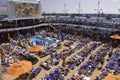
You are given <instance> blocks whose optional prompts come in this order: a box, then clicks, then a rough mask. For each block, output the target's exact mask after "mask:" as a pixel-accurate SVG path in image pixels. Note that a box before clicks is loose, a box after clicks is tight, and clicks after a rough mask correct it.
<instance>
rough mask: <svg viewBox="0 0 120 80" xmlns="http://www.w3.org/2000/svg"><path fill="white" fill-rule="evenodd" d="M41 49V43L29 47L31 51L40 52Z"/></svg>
mask: <svg viewBox="0 0 120 80" xmlns="http://www.w3.org/2000/svg"><path fill="white" fill-rule="evenodd" d="M41 50H43V46H39V45H33V46H31V47H30V48H29V49H28V51H29V52H38V51H41Z"/></svg>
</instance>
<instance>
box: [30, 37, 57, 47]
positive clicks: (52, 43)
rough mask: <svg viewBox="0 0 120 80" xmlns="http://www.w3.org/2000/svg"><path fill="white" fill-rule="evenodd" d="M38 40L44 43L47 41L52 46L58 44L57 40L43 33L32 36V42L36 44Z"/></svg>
mask: <svg viewBox="0 0 120 80" xmlns="http://www.w3.org/2000/svg"><path fill="white" fill-rule="evenodd" d="M36 40H38V41H41V42H43V43H44V45H45V43H48V44H50V45H52V46H57V43H56V41H55V40H53V39H52V38H49V37H43V36H42V35H37V36H33V37H31V38H30V42H33V44H34V45H35V44H36Z"/></svg>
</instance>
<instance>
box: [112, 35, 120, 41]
mask: <svg viewBox="0 0 120 80" xmlns="http://www.w3.org/2000/svg"><path fill="white" fill-rule="evenodd" d="M110 38H112V39H119V40H120V35H117V34H116V35H111V36H110Z"/></svg>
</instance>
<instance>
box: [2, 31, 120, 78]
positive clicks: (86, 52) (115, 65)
mask: <svg viewBox="0 0 120 80" xmlns="http://www.w3.org/2000/svg"><path fill="white" fill-rule="evenodd" d="M46 36H49V37H52V38H54V39H56V41H57V40H60V39H59V34H54V32H49V34H46ZM64 39H65V40H66V41H67V42H65V43H64V44H62V41H61V42H60V41H59V42H58V43H57V44H58V45H59V46H61V48H63V46H64V47H65V48H63V49H62V50H61V51H58V50H59V49H61V48H58V45H57V47H51V46H50V47H48V48H47V49H43V50H40V51H38V52H35V53H31V52H29V51H28V47H29V46H31V45H32V43H30V42H29V38H27V39H26V38H25V37H23V38H21V39H20V40H13V39H12V40H11V41H10V42H8V43H3V44H2V45H1V47H2V48H3V49H4V53H5V54H4V56H2V60H1V64H2V66H3V73H4V74H6V72H7V68H8V67H9V66H11V65H12V64H14V63H15V62H19V61H21V60H27V61H30V62H32V65H33V67H32V69H31V70H30V71H29V72H27V73H25V74H22V75H19V76H18V77H17V78H16V79H15V80H21V79H22V80H23V79H24V80H26V79H29V80H32V79H33V78H36V77H37V75H38V74H44V73H42V71H43V70H45V71H47V72H48V73H47V74H46V73H45V74H44V76H42V77H40V80H66V77H67V76H68V75H70V73H71V71H74V70H75V69H76V68H77V71H74V73H73V75H71V77H69V78H68V77H67V80H90V78H91V76H92V75H94V74H93V72H94V70H96V69H97V70H99V71H101V74H100V75H97V76H96V78H95V80H102V79H104V78H105V76H107V75H108V74H114V75H118V74H119V73H120V68H119V65H120V62H119V61H120V59H119V56H120V55H119V53H120V49H119V47H118V48H115V49H114V50H113V48H112V46H111V44H109V43H106V42H105V43H103V42H101V41H93V40H91V39H90V38H89V37H87V38H86V37H85V38H84V37H83V36H77V37H76V36H74V35H73V34H66V33H64ZM21 42H22V43H23V44H21ZM63 42H64V41H63ZM25 44H26V45H27V46H26V45H25ZM24 45H25V46H24ZM99 47H100V48H99ZM98 48H99V49H98ZM93 51H94V52H93ZM36 56H37V57H36ZM48 56H50V57H48ZM106 56H108V59H107V60H106ZM45 57H48V58H47V59H46V60H42V59H43V58H45ZM87 58H88V59H87ZM39 59H41V61H39ZM86 59H87V60H86ZM39 62H40V63H39ZM61 62H62V64H61ZM105 62H107V63H105ZM37 63H39V65H38V66H37V67H34V65H36V64H37ZM104 65H105V66H104ZM53 67H55V68H54V69H52V68H53Z"/></svg>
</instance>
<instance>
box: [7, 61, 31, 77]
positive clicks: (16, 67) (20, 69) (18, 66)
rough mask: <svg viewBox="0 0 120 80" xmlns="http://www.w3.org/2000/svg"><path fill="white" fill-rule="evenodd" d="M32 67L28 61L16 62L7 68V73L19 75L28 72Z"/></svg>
mask: <svg viewBox="0 0 120 80" xmlns="http://www.w3.org/2000/svg"><path fill="white" fill-rule="evenodd" d="M31 69H32V63H31V62H30V61H25V60H23V61H20V62H16V63H14V64H13V65H11V66H10V67H8V69H7V74H10V75H20V74H24V73H26V72H29V71H30V70H31Z"/></svg>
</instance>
